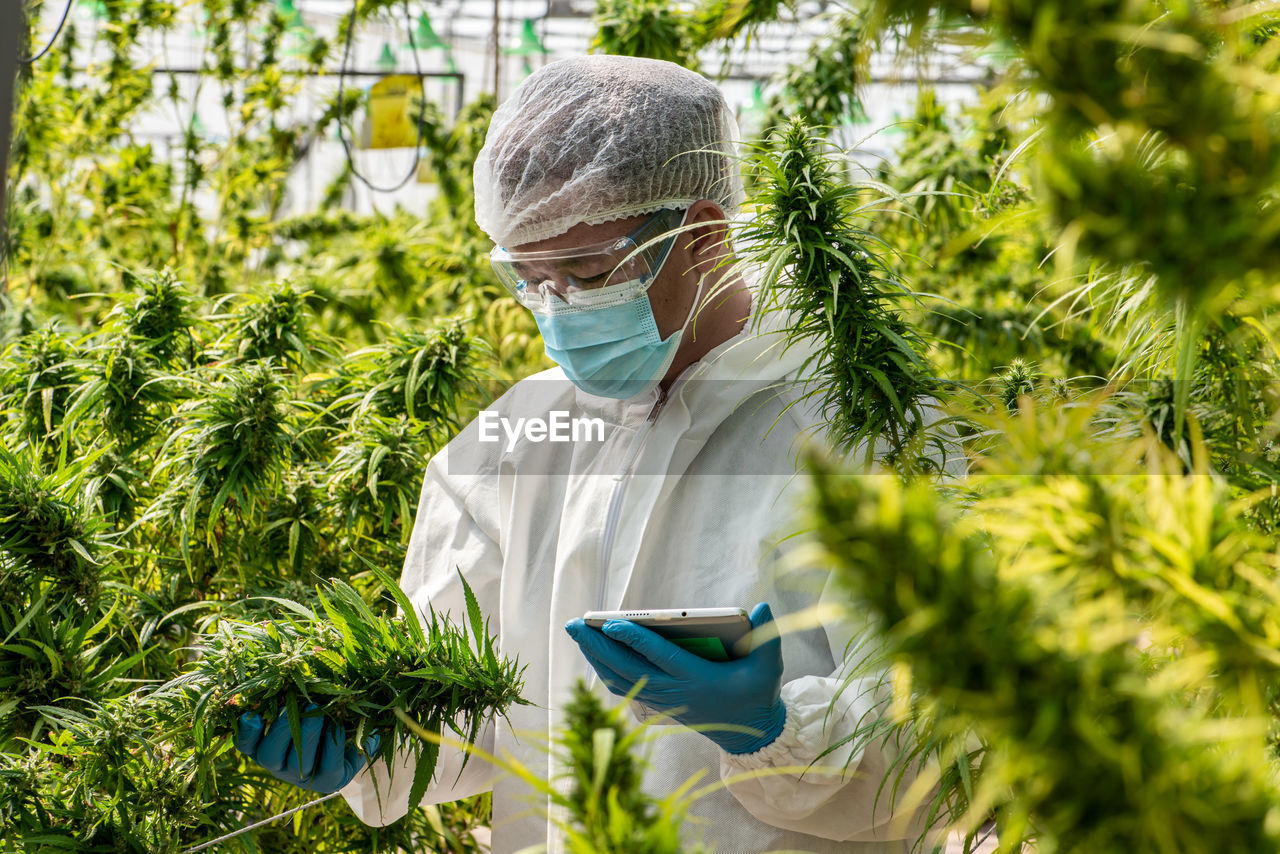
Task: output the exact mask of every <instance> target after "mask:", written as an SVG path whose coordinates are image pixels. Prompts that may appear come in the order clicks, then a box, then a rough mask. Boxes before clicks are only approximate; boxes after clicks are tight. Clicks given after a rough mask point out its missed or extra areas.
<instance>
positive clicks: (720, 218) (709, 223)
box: [683, 199, 729, 261]
mask: <svg viewBox="0 0 1280 854" xmlns="http://www.w3.org/2000/svg"><path fill="white" fill-rule="evenodd" d="M727 219H728V217H727V216H725V212H724V208H722V207H720V205H718V204H716V203H715V202H713V201H711V200H710V199H699V200H698V201H696V202H694V203H693V204H692V205H690V206H689V214H688V216H687V217H686V218H685V226H686V227H688V226H696V227H694V228H687V230H686V231H684V232H683V234H684V235H686V245H687V246H688V248H689V251H690V253H692V255H693V257H694V258H695V259H696V260H699V261H701V260H704V259H706V258H708V257H719V255H720V254H721V252H722V251H723V247H724V245H725V244H726V243H727V242H728V239H729V227H728V224H727V223H726V221H725V220H727Z"/></svg>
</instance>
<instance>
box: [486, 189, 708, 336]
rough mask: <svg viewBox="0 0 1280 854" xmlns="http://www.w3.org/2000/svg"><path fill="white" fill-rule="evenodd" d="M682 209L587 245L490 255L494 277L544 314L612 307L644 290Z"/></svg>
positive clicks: (672, 241) (662, 258) (657, 267)
mask: <svg viewBox="0 0 1280 854" xmlns="http://www.w3.org/2000/svg"><path fill="white" fill-rule="evenodd" d="M684 214H685V211H673V210H661V211H658V212H657V213H655V214H654V215H653V216H651V217H649V218H648V219H647V220H645V221H644V222H643V223H641V224H640V226H639V228H637V229H636V230H635V231H633V232H631V233H630V234H628V235H627V236H626V237H616V238H612V239H610V240H606V241H603V242H601V243H597V244H593V245H591V246H574V247H572V248H569V249H548V250H545V251H541V252H512V251H510V250H508V249H504V248H503V247H501V246H498V247H495V248H494V249H493V251H492V252H490V253H489V263H490V264H492V265H493V270H494V272H495V273H497V275H498V279H499V280H500V281H501V282H502V284H503V285H504V286H505V287H506V289H507V290H508V291H510V292H511V294H512V296H514V297H515V298H516V299H517V300H519V301H520V303H521V304H522V305H524V306H525V307H527V308H529V309H531V310H532V311H534V312H535V313H539V314H549V313H553V312H555V311H557V310H560V309H564V308H592V307H603V306H606V305H614V304H616V303H619V302H624V301H626V300H629V299H634V298H635V297H636V296H637V295H639V294H642V293H644V292H645V291H647V290H648V289H649V286H650V285H652V284H653V280H654V279H656V278H657V277H658V273H659V271H660V270H661V269H662V265H663V263H664V262H665V261H666V260H667V257H668V256H669V255H670V254H671V247H672V246H673V245H674V244H675V240H676V236H677V232H675V231H674V229H677V228H678V227H679V226H680V224H681V223H683V222H684Z"/></svg>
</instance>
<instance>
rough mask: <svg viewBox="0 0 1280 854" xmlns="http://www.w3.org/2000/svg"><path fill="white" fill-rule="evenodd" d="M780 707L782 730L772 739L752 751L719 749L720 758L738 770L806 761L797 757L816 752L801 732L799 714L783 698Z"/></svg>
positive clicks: (751, 769) (806, 760)
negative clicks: (734, 751)
mask: <svg viewBox="0 0 1280 854" xmlns="http://www.w3.org/2000/svg"><path fill="white" fill-rule="evenodd" d="M782 709H783V714H784V716H785V718H784V720H783V723H782V731H781V732H779V733H778V737H777V738H775V739H774V740H773V741H771V742H769V743H768V744H766V745H765V746H764V747H762V748H760V749H759V750H757V751H755V752H753V753H730V752H729V751H727V750H723V749H722V750H721V751H720V752H721V754H723V755H722V757H721V758H722V759H724V761H725V762H726V763H727V764H728V765H729V767H731V768H733V769H735V770H738V771H754V770H756V769H758V768H768V767H771V766H775V765H795V764H798V762H799V761H803V762H805V763H808V761H809V760H808V759H804V760H800V759H799V757H802V756H812V755H814V754H815V753H816V751H815V750H814V749H813V747H814V746H813V745H811V744H809V743H808V742H807V740H806V739H805V738H804V737H803V735H802V734H801V731H800V722H799V716H798V715H796V714H795V712H794V710H793V709H791V708H790V707H789V706H788V705H787V703H786V701H785V700H784V701H783V703H782Z"/></svg>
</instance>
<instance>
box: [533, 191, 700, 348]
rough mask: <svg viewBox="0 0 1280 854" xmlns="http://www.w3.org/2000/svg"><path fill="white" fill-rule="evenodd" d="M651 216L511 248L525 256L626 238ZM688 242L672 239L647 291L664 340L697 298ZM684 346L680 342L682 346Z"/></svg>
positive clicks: (682, 237) (588, 227)
mask: <svg viewBox="0 0 1280 854" xmlns="http://www.w3.org/2000/svg"><path fill="white" fill-rule="evenodd" d="M652 216H653V214H642V215H640V216H634V217H628V218H626V219H619V220H614V221H612V222H604V223H600V224H599V225H587V224H585V223H579V224H578V225H575V226H574V227H573V228H571V229H569V230H568V231H566V232H565V233H564V234H560V235H557V236H555V237H549V238H547V239H546V240H538V241H534V242H532V243H523V244H521V245H519V246H514V247H511V249H512V251H513V252H516V253H525V252H546V251H550V250H563V249H574V248H576V247H582V246H594V245H599V244H601V243H604V242H607V241H612V240H617V239H618V238H621V237H626V236H627V235H629V234H631V233H632V232H634V231H635V230H636V229H637V228H639V227H640V226H641V225H643V224H644V222H645V221H646V220H647V219H649V218H650V217H652ZM690 239H691V238H690V236H689V235H687V234H680V235H678V236H677V237H676V239H675V242H674V244H673V245H672V247H671V252H670V254H669V255H668V256H667V260H666V263H664V264H663V265H662V270H661V271H660V272H659V273H658V276H657V278H656V279H654V281H653V284H652V285H650V286H649V289H648V291H647V295H648V297H649V306H650V308H651V309H652V310H653V317H654V320H655V321H657V325H658V332H659V333H660V334H661V335H662V337H663V338H664V339H666V338H667V337H669V336H670V335H671V334H672V333H674V332H675V331H676V330H678V329H679V328H680V327H681V325H682V324H684V322H685V318H687V317H688V316H689V310H690V308H691V306H692V304H693V300H694V299H695V298H696V296H697V290H698V281H697V278H698V274H697V271H694V270H692V269H691V267H692V259H693V254H692V252H691V250H690V247H689V241H690ZM588 272H592V271H588ZM684 343H685V342H683V341H682V342H681V344H682V346H683V344H684Z"/></svg>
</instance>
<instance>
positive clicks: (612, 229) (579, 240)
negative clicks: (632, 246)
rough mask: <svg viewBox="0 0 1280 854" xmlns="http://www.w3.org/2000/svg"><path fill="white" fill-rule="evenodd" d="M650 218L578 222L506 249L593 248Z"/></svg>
mask: <svg viewBox="0 0 1280 854" xmlns="http://www.w3.org/2000/svg"><path fill="white" fill-rule="evenodd" d="M650 216H652V214H641V215H639V216H631V217H626V218H625V219H617V220H612V221H610V222H602V223H598V224H596V225H587V224H586V223H585V222H580V223H578V224H577V225H575V226H574V227H573V228H570V229H569V230H568V231H566V232H564V233H563V234H558V235H556V236H555V237H548V238H547V239H545V240H538V241H534V242H532V243H522V244H520V245H519V246H508V247H507V249H508V250H510V251H511V252H547V251H551V250H556V249H574V248H576V247H579V246H595V245H597V244H600V243H603V242H605V241H608V240H613V239H615V238H618V237H626V236H627V235H628V234H630V233H631V232H633V231H635V230H636V228H637V227H638V226H639V225H640V224H641V223H643V222H644V221H645V220H646V219H647V218H648V217H650Z"/></svg>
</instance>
